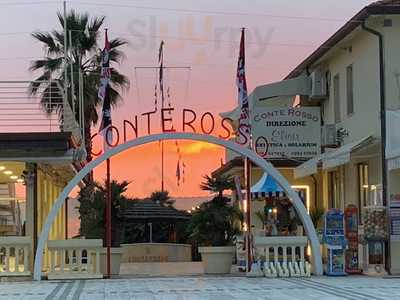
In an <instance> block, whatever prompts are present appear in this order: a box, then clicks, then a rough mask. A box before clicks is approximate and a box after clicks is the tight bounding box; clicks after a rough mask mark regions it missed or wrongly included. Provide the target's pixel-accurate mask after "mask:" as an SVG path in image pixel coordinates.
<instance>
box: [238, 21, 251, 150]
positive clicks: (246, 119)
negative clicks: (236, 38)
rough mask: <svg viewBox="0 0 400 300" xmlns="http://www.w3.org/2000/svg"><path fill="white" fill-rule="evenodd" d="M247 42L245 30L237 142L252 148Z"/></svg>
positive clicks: (242, 48) (240, 61)
mask: <svg viewBox="0 0 400 300" xmlns="http://www.w3.org/2000/svg"><path fill="white" fill-rule="evenodd" d="M244 43H245V40H244V28H243V29H242V36H241V39H240V52H239V60H238V67H237V75H236V85H237V87H238V102H239V106H240V118H239V126H238V132H237V138H236V142H237V143H238V144H240V145H242V146H246V147H250V146H251V124H250V107H249V101H248V96H247V83H246V73H245V45H244Z"/></svg>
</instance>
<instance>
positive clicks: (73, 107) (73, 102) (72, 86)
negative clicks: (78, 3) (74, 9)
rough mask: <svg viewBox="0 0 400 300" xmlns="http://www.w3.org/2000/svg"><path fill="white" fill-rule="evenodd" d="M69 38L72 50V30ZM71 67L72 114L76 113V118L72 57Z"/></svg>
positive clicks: (69, 32) (69, 31)
mask: <svg viewBox="0 0 400 300" xmlns="http://www.w3.org/2000/svg"><path fill="white" fill-rule="evenodd" d="M68 36H69V45H70V47H71V48H72V30H68ZM71 50H72V49H71ZM69 65H70V67H71V105H72V112H73V113H74V118H76V116H75V83H74V62H73V59H72V55H71V59H70V62H69Z"/></svg>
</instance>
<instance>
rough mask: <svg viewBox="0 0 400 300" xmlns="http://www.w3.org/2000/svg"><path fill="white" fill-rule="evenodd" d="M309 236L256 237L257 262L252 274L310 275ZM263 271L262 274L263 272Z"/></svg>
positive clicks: (267, 275)
mask: <svg viewBox="0 0 400 300" xmlns="http://www.w3.org/2000/svg"><path fill="white" fill-rule="evenodd" d="M307 241H308V240H307V237H303V236H293V237H291V236H282V237H260V236H256V237H254V246H255V249H256V253H255V255H256V258H257V263H256V264H254V270H253V272H252V273H253V274H249V275H250V276H252V275H254V276H260V275H261V276H262V275H264V276H266V277H278V276H279V277H289V276H291V277H300V276H302V277H308V276H310V274H311V265H310V263H309V262H308V261H306V260H305V255H304V251H305V249H306V247H307ZM261 273H262V274H261Z"/></svg>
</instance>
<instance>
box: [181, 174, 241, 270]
mask: <svg viewBox="0 0 400 300" xmlns="http://www.w3.org/2000/svg"><path fill="white" fill-rule="evenodd" d="M204 178H205V179H206V181H205V182H204V183H202V184H201V185H200V187H201V188H202V189H203V190H208V191H212V192H215V193H217V195H216V196H215V197H214V198H213V199H212V200H211V201H209V202H206V203H203V204H201V205H200V208H199V209H198V210H196V211H195V212H194V213H193V216H192V218H191V220H190V222H189V226H188V231H189V237H190V238H191V239H192V240H193V241H195V242H196V243H197V244H198V245H200V246H201V247H199V252H200V254H201V258H202V262H203V267H204V272H205V273H206V274H226V273H230V271H231V267H232V256H233V253H234V250H235V248H234V247H233V242H234V238H235V236H236V235H237V234H239V233H240V221H241V220H242V213H241V211H240V210H239V208H238V207H237V206H232V205H229V204H228V203H229V201H230V199H229V198H227V197H224V196H223V191H224V190H226V189H230V188H232V187H233V186H234V185H233V180H232V179H231V178H230V177H222V176H221V177H213V178H212V177H209V176H205V177H204Z"/></svg>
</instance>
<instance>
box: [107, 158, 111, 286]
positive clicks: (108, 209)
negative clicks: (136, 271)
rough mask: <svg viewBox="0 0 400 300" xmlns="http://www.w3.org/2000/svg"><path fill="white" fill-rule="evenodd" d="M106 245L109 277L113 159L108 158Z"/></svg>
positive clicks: (108, 273)
mask: <svg viewBox="0 0 400 300" xmlns="http://www.w3.org/2000/svg"><path fill="white" fill-rule="evenodd" d="M106 185H107V203H106V246H107V278H111V205H112V203H111V161H110V159H109V158H107V179H106Z"/></svg>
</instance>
